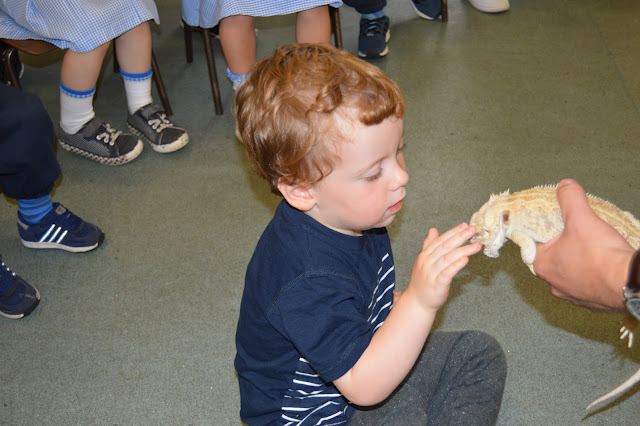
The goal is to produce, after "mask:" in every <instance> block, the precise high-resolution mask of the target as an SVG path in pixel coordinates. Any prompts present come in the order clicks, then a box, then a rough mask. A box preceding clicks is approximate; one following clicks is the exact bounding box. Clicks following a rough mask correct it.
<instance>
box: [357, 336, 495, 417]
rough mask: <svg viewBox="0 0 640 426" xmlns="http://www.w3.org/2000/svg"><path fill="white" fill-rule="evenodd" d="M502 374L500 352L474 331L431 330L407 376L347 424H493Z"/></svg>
mask: <svg viewBox="0 0 640 426" xmlns="http://www.w3.org/2000/svg"><path fill="white" fill-rule="evenodd" d="M506 375H507V363H506V360H505V355H504V352H503V351H502V348H501V347H500V345H499V344H498V342H497V341H496V340H495V339H494V338H493V337H491V336H489V335H487V334H484V333H481V332H478V331H463V332H434V333H432V334H431V335H430V336H429V338H428V339H427V343H426V345H425V347H424V349H423V350H422V354H421V355H420V357H419V358H418V360H417V361H416V365H415V366H414V367H413V369H412V370H411V372H410V373H409V375H408V376H407V378H406V379H405V380H404V381H403V382H402V383H401V384H400V385H399V386H398V388H397V389H396V390H395V391H394V392H393V393H392V394H391V395H390V396H389V397H388V398H387V399H386V400H385V401H383V402H382V403H380V404H378V405H375V406H372V407H360V408H359V409H358V410H357V411H356V413H355V414H354V415H353V417H352V419H351V422H350V423H349V425H351V426H355V425H361V426H375V425H385V426H391V425H399V426H406V425H465V426H469V425H482V426H485V425H494V424H495V423H496V419H497V417H498V412H499V411H500V404H501V402H502V392H503V389H504V382H505V378H506Z"/></svg>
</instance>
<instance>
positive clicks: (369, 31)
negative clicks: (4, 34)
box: [344, 0, 439, 59]
mask: <svg viewBox="0 0 640 426" xmlns="http://www.w3.org/2000/svg"><path fill="white" fill-rule="evenodd" d="M438 1H439V0H438ZM344 4H346V5H347V6H351V7H353V8H354V9H355V10H356V12H358V13H359V14H360V15H362V16H361V17H360V33H359V35H358V56H360V57H362V58H370V59H375V58H379V57H381V56H385V55H386V54H387V53H389V47H388V42H389V38H390V37H391V32H390V31H389V27H390V25H391V23H390V20H389V17H388V16H387V15H385V13H384V8H385V6H386V5H387V2H386V0H344Z"/></svg>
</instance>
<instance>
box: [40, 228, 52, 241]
mask: <svg viewBox="0 0 640 426" xmlns="http://www.w3.org/2000/svg"><path fill="white" fill-rule="evenodd" d="M55 227H56V226H55V225H51V226H50V227H49V229H48V230H47V232H45V234H44V235H43V236H42V238H40V242H42V241H43V240H44V239H45V238H47V237H48V236H49V234H50V233H51V231H52V230H54V229H55Z"/></svg>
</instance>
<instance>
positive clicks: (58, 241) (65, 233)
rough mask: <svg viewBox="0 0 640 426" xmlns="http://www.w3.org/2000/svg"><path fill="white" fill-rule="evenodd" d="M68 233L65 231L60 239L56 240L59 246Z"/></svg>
mask: <svg viewBox="0 0 640 426" xmlns="http://www.w3.org/2000/svg"><path fill="white" fill-rule="evenodd" d="M67 232H69V231H67V230H65V231H64V232H63V233H62V235H60V238H58V239H57V240H56V243H57V244H60V241H62V239H63V238H64V236H65V235H67Z"/></svg>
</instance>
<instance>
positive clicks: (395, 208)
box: [389, 200, 402, 214]
mask: <svg viewBox="0 0 640 426" xmlns="http://www.w3.org/2000/svg"><path fill="white" fill-rule="evenodd" d="M401 208H402V200H400V201H398V202H397V203H395V204H394V205H392V206H391V207H389V213H391V214H393V213H396V212H397V211H398V210H400V209H401Z"/></svg>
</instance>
